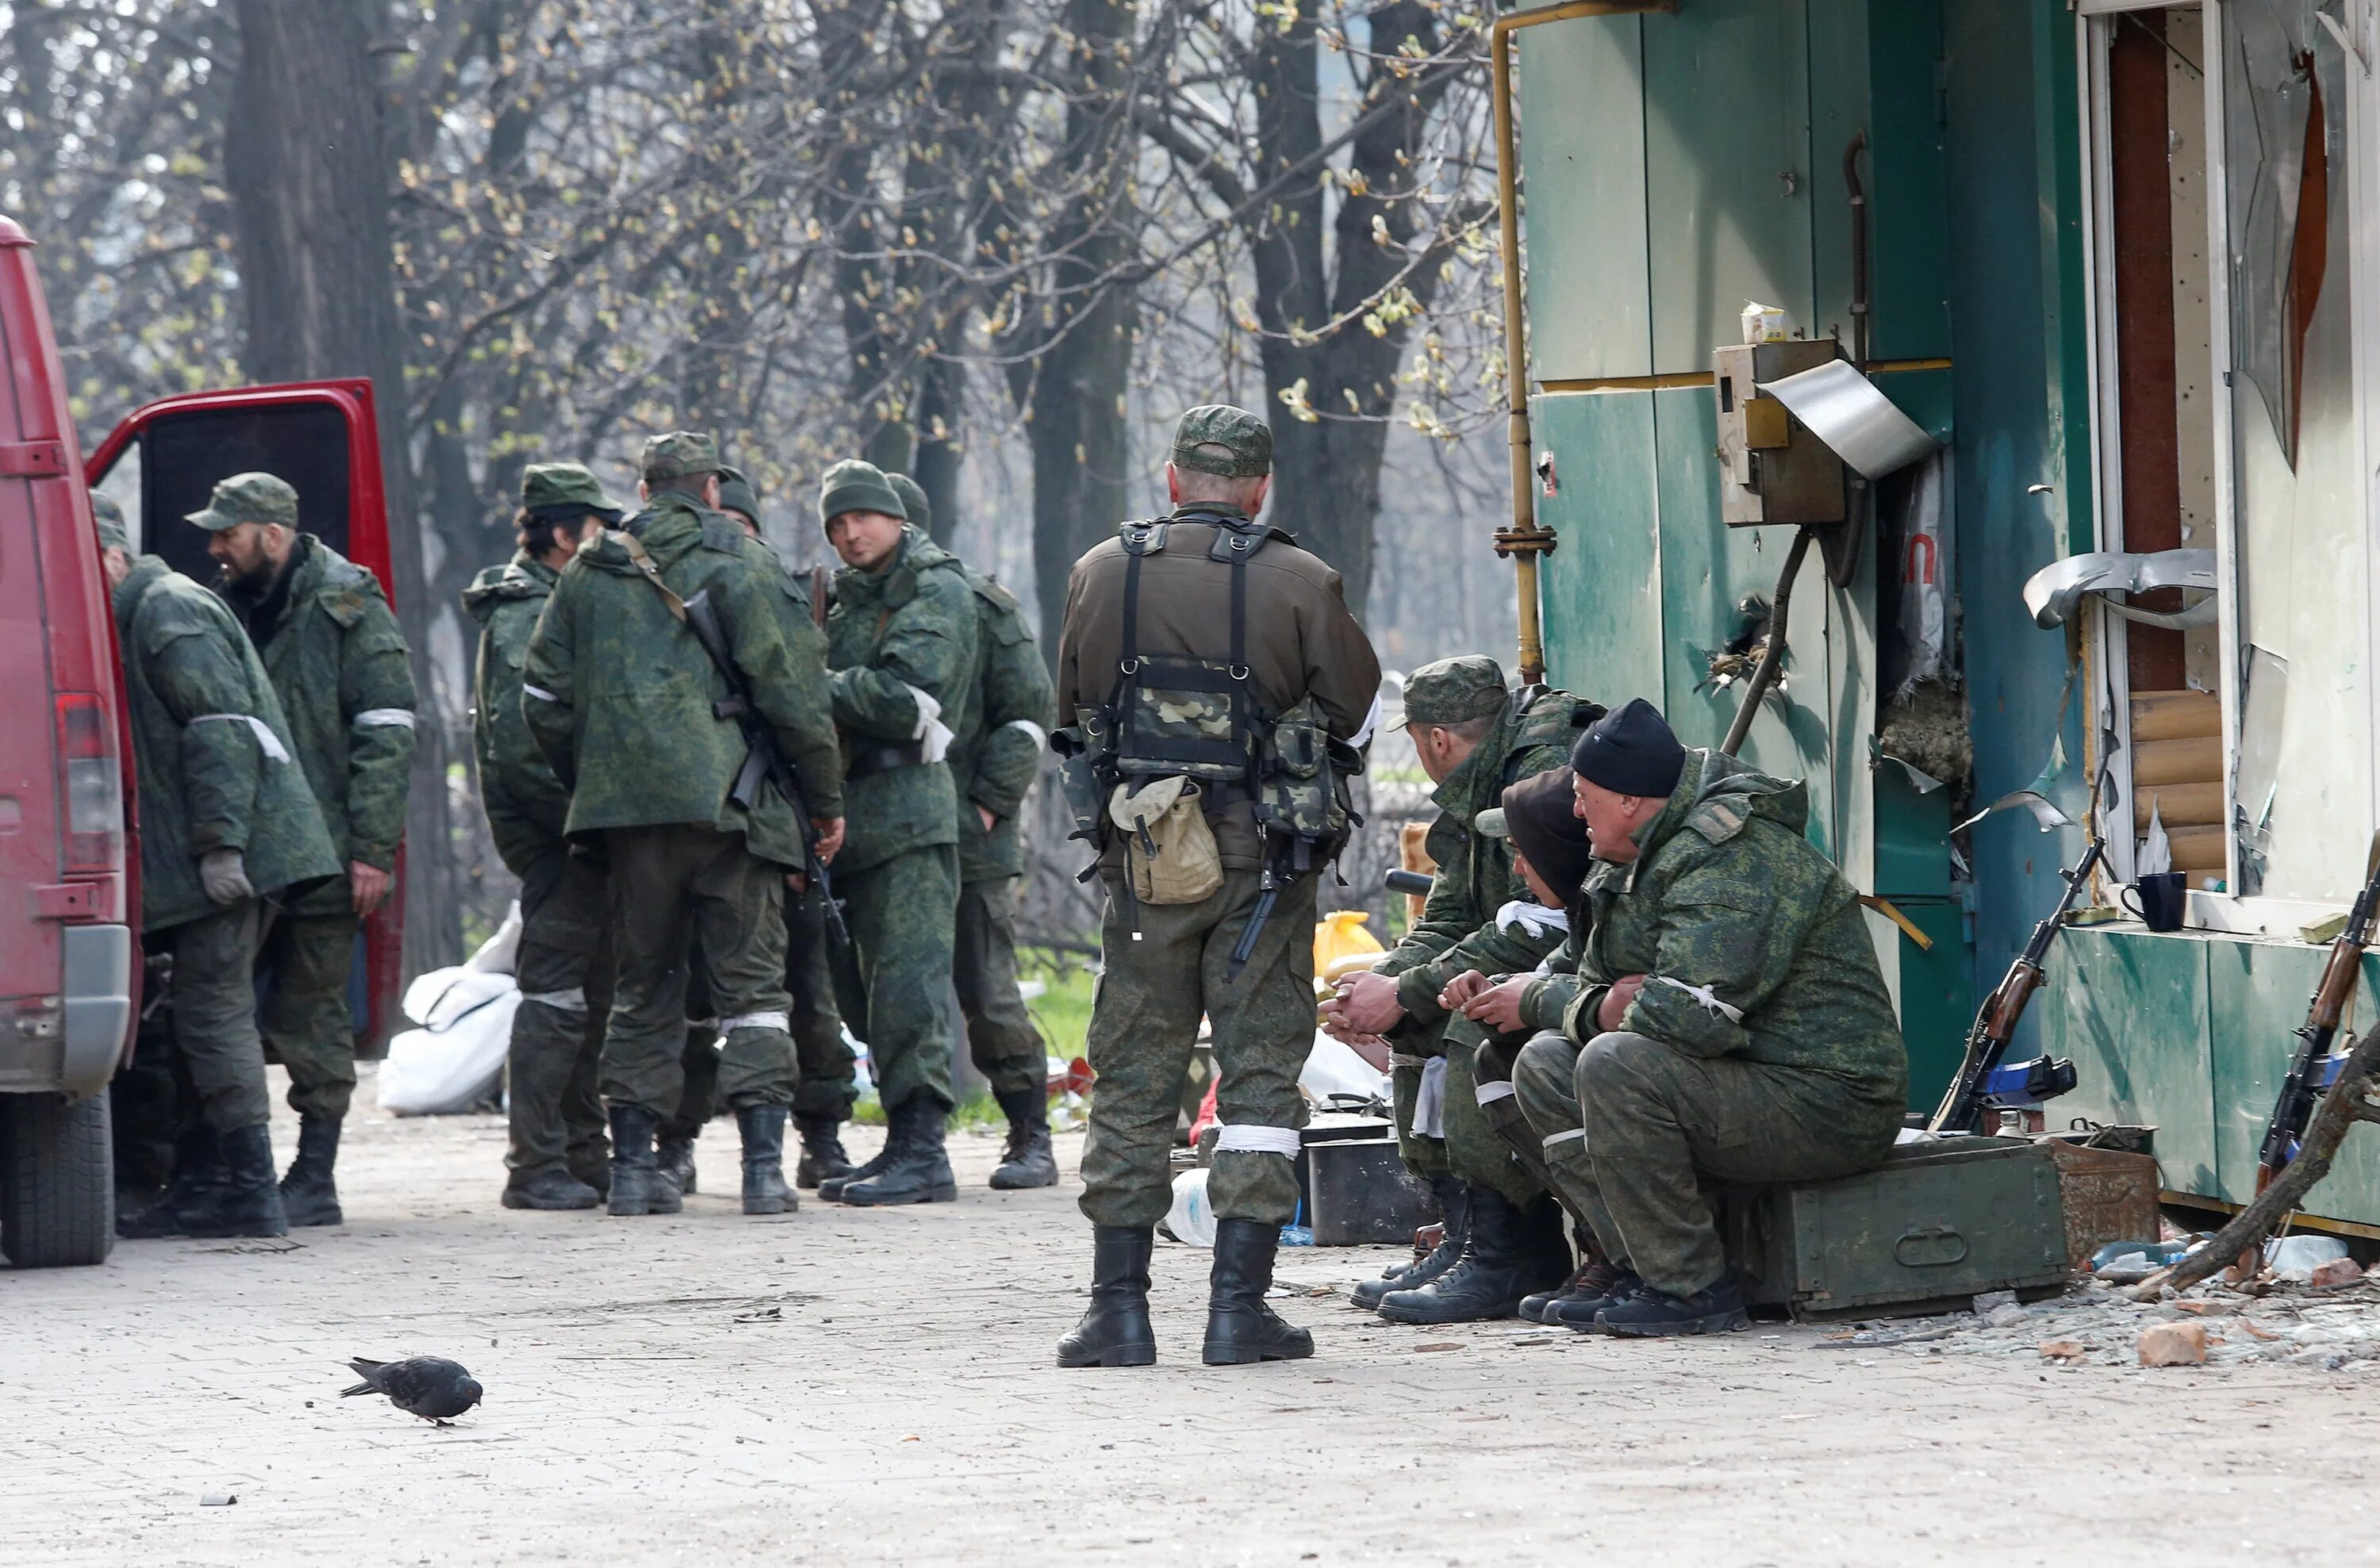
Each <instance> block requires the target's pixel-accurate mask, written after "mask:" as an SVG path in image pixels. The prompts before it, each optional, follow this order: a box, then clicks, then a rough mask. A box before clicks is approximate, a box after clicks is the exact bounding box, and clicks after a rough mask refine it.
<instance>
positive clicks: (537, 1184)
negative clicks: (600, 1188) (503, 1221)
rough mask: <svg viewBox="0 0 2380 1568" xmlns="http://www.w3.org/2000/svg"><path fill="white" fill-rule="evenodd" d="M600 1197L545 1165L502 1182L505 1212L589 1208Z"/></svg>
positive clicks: (570, 1176) (600, 1199)
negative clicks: (524, 1174) (525, 1174)
mask: <svg viewBox="0 0 2380 1568" xmlns="http://www.w3.org/2000/svg"><path fill="white" fill-rule="evenodd" d="M602 1201H603V1195H602V1194H601V1193H600V1192H597V1191H596V1190H595V1189H594V1188H591V1187H589V1186H588V1185H587V1184H586V1183H585V1182H583V1181H581V1180H579V1179H578V1178H577V1176H572V1175H571V1174H570V1173H569V1172H568V1171H566V1170H564V1169H563V1168H562V1167H560V1166H559V1165H547V1166H545V1167H544V1168H543V1169H541V1170H536V1171H531V1172H530V1173H529V1174H528V1176H518V1175H516V1176H511V1177H510V1178H508V1179H507V1180H506V1181H505V1182H504V1198H503V1202H504V1207H505V1208H507V1209H555V1210H567V1209H592V1208H593V1207H595V1205H597V1204H598V1203H601V1202H602Z"/></svg>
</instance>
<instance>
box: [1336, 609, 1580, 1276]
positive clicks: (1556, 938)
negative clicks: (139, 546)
mask: <svg viewBox="0 0 2380 1568" xmlns="http://www.w3.org/2000/svg"><path fill="white" fill-rule="evenodd" d="M1601 711H1602V710H1601V709H1599V708H1596V707H1594V706H1592V705H1590V704H1586V703H1582V702H1579V701H1577V700H1576V699H1575V698H1573V697H1572V696H1571V695H1570V694H1568V693H1566V692H1556V691H1548V690H1545V689H1543V688H1539V687H1529V688H1524V690H1522V691H1520V692H1517V693H1513V692H1508V691H1506V690H1505V686H1504V671H1503V669H1502V667H1501V666H1500V665H1498V664H1497V662H1496V661H1495V660H1494V659H1492V658H1489V657H1487V656H1485V655H1484V654H1467V655H1464V656H1463V657H1457V658H1446V659H1440V660H1439V661H1438V662H1437V663H1435V664H1426V665H1424V666H1422V667H1421V668H1420V669H1416V670H1415V671H1414V672H1413V674H1412V675H1411V676H1409V677H1408V678H1407V679H1406V681H1405V706H1404V711H1403V714H1402V715H1397V716H1393V717H1395V718H1401V719H1402V720H1403V724H1404V728H1405V732H1406V733H1407V734H1409V735H1410V736H1412V737H1413V742H1414V750H1415V753H1416V754H1418V755H1419V757H1420V759H1421V765H1422V771H1423V772H1425V773H1427V775H1429V778H1430V781H1431V782H1432V783H1433V784H1435V785H1436V786H1437V787H1438V788H1437V790H1436V792H1435V793H1433V794H1432V795H1431V797H1430V799H1431V800H1432V802H1435V803H1436V805H1437V806H1438V808H1439V816H1438V820H1437V821H1436V822H1434V823H1433V824H1431V825H1430V829H1429V839H1428V846H1429V854H1430V858H1431V859H1432V860H1434V861H1436V862H1438V873H1437V874H1436V875H1435V876H1434V877H1433V878H1432V879H1431V881H1430V888H1429V899H1428V901H1427V903H1426V904H1425V905H1424V906H1423V909H1422V916H1421V919H1420V920H1418V921H1416V922H1415V923H1414V926H1413V928H1412V929H1411V930H1410V931H1408V932H1406V933H1405V935H1404V937H1403V940H1401V941H1400V942H1398V943H1397V945H1396V946H1395V947H1392V948H1390V950H1389V953H1388V955H1387V956H1386V957H1385V958H1383V959H1381V960H1380V961H1379V962H1378V964H1376V965H1374V966H1373V968H1372V970H1371V971H1369V972H1367V973H1362V974H1356V975H1352V976H1350V977H1348V978H1347V979H1345V980H1343V981H1342V982H1341V983H1340V995H1338V996H1336V997H1334V998H1332V999H1331V1000H1330V1002H1328V1003H1326V1004H1325V1005H1324V1007H1323V1013H1324V1018H1325V1020H1326V1025H1327V1026H1328V1027H1330V1029H1331V1030H1332V1031H1334V1032H1337V1033H1340V1034H1342V1035H1346V1034H1354V1035H1385V1036H1388V1037H1390V1040H1391V1041H1392V1043H1393V1044H1394V1047H1395V1055H1393V1056H1392V1057H1391V1064H1392V1072H1393V1077H1394V1082H1395V1087H1396V1108H1397V1126H1398V1129H1399V1139H1400V1142H1401V1148H1402V1152H1403V1155H1404V1160H1405V1165H1406V1168H1407V1169H1408V1170H1410V1171H1411V1172H1412V1173H1413V1174H1414V1175H1415V1176H1419V1177H1421V1178H1423V1179H1425V1180H1427V1181H1428V1182H1429V1183H1430V1184H1431V1186H1432V1187H1434V1188H1437V1190H1438V1192H1439V1207H1440V1209H1441V1211H1442V1212H1444V1214H1445V1216H1446V1221H1447V1224H1446V1238H1445V1240H1444V1241H1443V1242H1442V1243H1441V1244H1440V1245H1439V1248H1437V1250H1435V1251H1433V1252H1432V1253H1431V1254H1430V1255H1429V1256H1428V1257H1427V1258H1425V1259H1423V1260H1420V1261H1418V1262H1416V1263H1415V1264H1413V1265H1412V1266H1411V1267H1409V1268H1407V1269H1404V1270H1403V1271H1392V1272H1390V1274H1389V1275H1387V1276H1386V1277H1384V1278H1381V1279H1378V1280H1366V1281H1364V1282H1362V1283H1361V1284H1359V1285H1356V1286H1355V1288H1354V1292H1353V1293H1352V1296H1351V1299H1352V1300H1353V1301H1354V1304H1355V1305H1356V1306H1358V1307H1363V1308H1369V1309H1378V1312H1379V1314H1380V1315H1381V1316H1382V1317H1383V1318H1386V1319H1388V1320H1389V1321H1391V1322H1403V1323H1452V1322H1469V1321H1476V1320H1479V1319H1487V1318H1503V1317H1509V1316H1511V1315H1512V1311H1513V1309H1515V1308H1517V1307H1518V1306H1519V1304H1520V1302H1521V1300H1522V1299H1523V1297H1526V1296H1528V1295H1529V1294H1530V1293H1531V1292H1533V1291H1536V1290H1538V1289H1539V1288H1541V1287H1543V1286H1546V1285H1551V1284H1554V1283H1556V1282H1558V1281H1560V1279H1561V1277H1562V1276H1563V1275H1564V1274H1567V1273H1568V1272H1570V1271H1571V1260H1570V1252H1569V1248H1568V1247H1567V1245H1566V1243H1565V1242H1564V1241H1563V1239H1562V1234H1561V1229H1562V1227H1561V1215H1560V1210H1559V1209H1558V1208H1557V1206H1556V1205H1555V1204H1554V1203H1553V1202H1552V1201H1551V1200H1550V1198H1549V1197H1548V1194H1547V1192H1546V1189H1545V1188H1544V1186H1543V1185H1542V1184H1540V1183H1539V1181H1538V1180H1537V1178H1536V1176H1535V1175H1534V1174H1533V1173H1532V1172H1531V1171H1530V1170H1529V1169H1528V1168H1527V1167H1526V1166H1524V1164H1521V1163H1520V1162H1519V1161H1517V1160H1516V1159H1515V1158H1514V1157H1513V1152H1512V1148H1511V1147H1510V1146H1509V1145H1508V1144H1506V1143H1505V1141H1504V1140H1503V1139H1502V1138H1501V1137H1500V1136H1499V1135H1498V1133H1497V1132H1496V1130H1495V1128H1494V1127H1493V1126H1492V1125H1491V1124H1490V1122H1489V1120H1488V1115H1487V1112H1486V1111H1485V1110H1484V1109H1483V1108H1482V1104H1481V1101H1480V1099H1479V1096H1480V1095H1481V1094H1482V1093H1483V1092H1486V1093H1489V1094H1491V1095H1492V1094H1496V1093H1503V1094H1509V1093H1511V1092H1512V1091H1511V1090H1510V1089H1509V1088H1508V1087H1504V1086H1502V1085H1501V1083H1500V1078H1501V1075H1500V1074H1499V1073H1493V1072H1490V1073H1488V1074H1486V1075H1484V1076H1485V1077H1486V1078H1487V1079H1488V1080H1489V1081H1488V1082H1487V1083H1485V1084H1483V1082H1482V1078H1483V1075H1482V1073H1481V1072H1480V1071H1479V1070H1478V1065H1477V1063H1476V1062H1475V1052H1476V1049H1477V1047H1478V1044H1479V1042H1480V1032H1479V1031H1478V1029H1477V1027H1476V1026H1475V1025H1474V1024H1472V1023H1471V1022H1470V1021H1469V1020H1467V1019H1463V1018H1462V1017H1461V1016H1460V1015H1459V1014H1451V1013H1449V1011H1448V1010H1447V1009H1446V1008H1445V1007H1441V1006H1439V1000H1438V997H1439V992H1441V991H1443V990H1444V989H1445V988H1446V985H1447V983H1448V982H1449V981H1451V980H1452V979H1453V978H1454V977H1455V976H1457V975H1459V974H1462V973H1463V972H1464V971H1468V970H1481V971H1488V972H1489V973H1510V972H1512V971H1518V970H1529V969H1534V968H1536V964H1537V961H1538V960H1539V959H1542V958H1544V957H1545V956H1546V955H1547V954H1548V953H1550V952H1552V951H1553V950H1554V949H1555V948H1557V947H1560V945H1561V940H1562V935H1563V934H1562V930H1561V927H1560V923H1559V921H1560V917H1559V916H1554V917H1550V918H1548V917H1547V916H1544V915H1542V914H1540V913H1539V912H1538V906H1537V905H1536V903H1535V901H1534V900H1533V899H1530V897H1529V890H1528V888H1527V887H1525V886H1524V885H1523V883H1522V881H1521V879H1520V877H1519V876H1518V875H1517V874H1514V872H1513V869H1512V847H1511V845H1510V844H1509V843H1507V842H1506V841H1504V840H1502V839H1497V838H1488V839H1483V838H1479V837H1477V836H1476V834H1475V832H1474V830H1473V827H1472V819H1473V818H1475V816H1477V815H1478V814H1480V813H1481V812H1483V811H1486V810H1488V808H1489V807H1491V806H1493V805H1495V803H1496V802H1497V800H1498V798H1499V797H1500V796H1501V795H1502V793H1503V791H1504V789H1505V787H1506V786H1507V785H1510V784H1513V783H1516V782H1518V781H1519V780H1521V779H1523V778H1530V777H1533V776H1534V775H1536V774H1540V773H1543V772H1546V771H1547V770H1548V769H1549V768H1556V767H1560V766H1562V763H1563V761H1564V760H1565V759H1566V758H1567V757H1568V755H1569V753H1570V746H1571V742H1573V741H1575V740H1576V739H1577V738H1578V732H1579V728H1580V726H1582V725H1584V724H1585V723H1586V722H1588V721H1589V720H1591V719H1593V718H1596V717H1597V715H1598V714H1599V713H1600V712H1601ZM1426 1078H1434V1079H1436V1080H1438V1081H1437V1082H1436V1083H1435V1084H1432V1085H1431V1086H1430V1087H1431V1088H1432V1089H1433V1090H1434V1091H1436V1092H1434V1093H1432V1094H1431V1095H1430V1096H1428V1097H1427V1098H1428V1100H1429V1101H1430V1103H1432V1104H1438V1105H1440V1106H1442V1110H1441V1111H1440V1114H1439V1116H1438V1117H1436V1118H1433V1119H1434V1120H1436V1121H1437V1122H1438V1123H1439V1126H1440V1127H1442V1128H1443V1137H1442V1138H1439V1137H1432V1136H1429V1135H1428V1134H1427V1131H1426V1129H1424V1128H1421V1127H1419V1126H1417V1125H1416V1113H1417V1111H1418V1110H1419V1109H1420V1108H1421V1106H1422V1104H1423V1101H1424V1098H1425V1097H1424V1095H1423V1093H1422V1089H1423V1084H1424V1080H1425V1079H1426Z"/></svg>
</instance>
